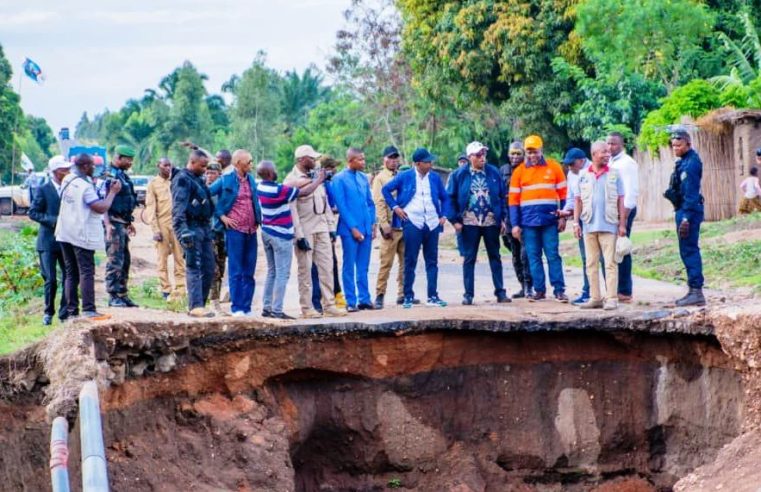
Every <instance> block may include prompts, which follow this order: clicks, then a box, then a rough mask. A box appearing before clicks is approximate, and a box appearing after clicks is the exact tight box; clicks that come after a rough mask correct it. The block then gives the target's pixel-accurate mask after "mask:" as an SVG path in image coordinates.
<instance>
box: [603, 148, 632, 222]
mask: <svg viewBox="0 0 761 492" xmlns="http://www.w3.org/2000/svg"><path fill="white" fill-rule="evenodd" d="M610 167H612V168H613V169H616V170H617V171H618V174H619V175H620V176H621V180H622V181H623V182H624V207H626V208H628V209H629V210H631V209H633V208H635V207H636V206H637V198H639V166H637V162H636V161H635V160H634V159H632V158H631V157H629V155H628V154H627V153H626V152H624V151H621V152H619V153H618V155H616V156H613V157H611V158H610Z"/></svg>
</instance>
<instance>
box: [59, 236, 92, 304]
mask: <svg viewBox="0 0 761 492" xmlns="http://www.w3.org/2000/svg"><path fill="white" fill-rule="evenodd" d="M61 251H62V252H63V262H64V264H65V265H66V282H65V284H64V293H65V294H66V305H67V312H68V314H69V316H76V315H78V314H79V296H78V292H77V291H80V292H81V293H82V311H95V251H91V250H89V249H84V248H80V247H78V246H74V245H73V244H69V243H61Z"/></svg>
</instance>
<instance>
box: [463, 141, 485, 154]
mask: <svg viewBox="0 0 761 492" xmlns="http://www.w3.org/2000/svg"><path fill="white" fill-rule="evenodd" d="M482 150H489V147H487V146H486V145H484V144H482V143H481V142H470V143H469V144H468V146H467V147H465V153H466V154H467V155H474V154H478V153H479V152H481V151H482Z"/></svg>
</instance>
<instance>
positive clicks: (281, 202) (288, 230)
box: [256, 181, 299, 240]
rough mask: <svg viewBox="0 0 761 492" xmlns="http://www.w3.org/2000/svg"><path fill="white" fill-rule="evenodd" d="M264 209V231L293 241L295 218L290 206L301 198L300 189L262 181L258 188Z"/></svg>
mask: <svg viewBox="0 0 761 492" xmlns="http://www.w3.org/2000/svg"><path fill="white" fill-rule="evenodd" d="M256 192H257V193H256V194H257V197H258V198H259V205H260V206H261V209H262V231H264V232H266V233H267V234H269V235H270V236H275V237H279V238H281V239H286V240H291V239H293V217H292V215H291V206H290V205H289V204H290V203H291V202H292V201H294V200H295V199H296V198H298V196H299V189H298V188H292V187H290V186H285V185H281V184H278V183H276V182H274V181H262V182H260V183H259V185H258V186H257V187H256Z"/></svg>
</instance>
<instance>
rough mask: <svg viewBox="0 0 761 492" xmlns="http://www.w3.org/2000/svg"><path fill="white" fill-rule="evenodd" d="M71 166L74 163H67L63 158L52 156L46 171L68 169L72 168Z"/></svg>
mask: <svg viewBox="0 0 761 492" xmlns="http://www.w3.org/2000/svg"><path fill="white" fill-rule="evenodd" d="M72 164H74V163H73V162H69V161H67V160H66V158H64V156H62V155H54V156H53V157H51V158H50V160H49V161H48V170H50V171H55V170H57V169H68V168H70V167H71V166H72Z"/></svg>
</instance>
